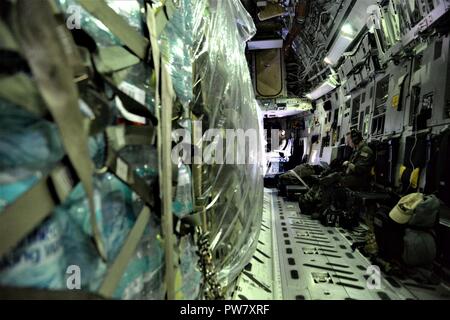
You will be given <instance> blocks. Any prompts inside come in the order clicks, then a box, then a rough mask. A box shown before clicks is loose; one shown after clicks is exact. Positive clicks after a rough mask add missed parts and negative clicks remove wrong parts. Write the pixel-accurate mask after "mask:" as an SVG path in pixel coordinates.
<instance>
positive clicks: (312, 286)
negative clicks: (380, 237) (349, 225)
mask: <svg viewBox="0 0 450 320" xmlns="http://www.w3.org/2000/svg"><path fill="white" fill-rule="evenodd" d="M299 212H300V210H299V208H298V204H297V203H295V202H287V201H285V200H284V199H283V198H282V197H279V196H278V195H277V191H276V190H272V189H265V196H264V212H263V219H262V225H261V232H260V236H259V240H258V247H257V250H256V252H255V254H254V256H253V259H252V261H251V262H250V263H249V264H248V265H247V267H246V268H245V270H244V271H243V273H242V274H241V276H240V277H239V279H238V281H237V286H236V290H235V292H234V294H233V299H237V300H247V299H249V300H270V299H275V300H279V299H288V300H294V299H297V300H311V299H313V300H317V299H320V300H325V299H326V300H352V299H355V300H409V299H450V295H449V291H448V288H446V287H445V286H443V285H439V286H435V285H423V284H420V283H418V282H416V281H414V280H412V279H397V278H394V277H391V276H385V275H383V274H382V275H381V286H378V288H373V287H372V288H371V289H369V288H370V286H368V285H367V283H368V282H369V281H368V280H370V277H369V275H368V272H367V270H368V267H369V266H370V265H371V263H370V262H369V260H368V259H367V258H366V257H364V256H363V255H362V254H361V253H360V252H359V251H358V250H356V251H353V250H352V249H351V244H352V243H353V242H354V241H358V240H362V236H363V233H364V231H365V227H364V226H360V227H358V228H356V229H355V230H354V231H352V232H348V231H346V230H344V229H341V228H334V227H325V226H323V225H321V224H320V222H319V221H315V220H312V219H311V218H310V217H309V216H307V215H302V214H300V213H299ZM372 283H373V282H372Z"/></svg>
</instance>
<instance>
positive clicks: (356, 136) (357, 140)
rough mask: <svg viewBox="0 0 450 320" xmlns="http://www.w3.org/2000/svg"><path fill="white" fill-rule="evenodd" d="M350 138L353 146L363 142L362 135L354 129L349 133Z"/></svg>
mask: <svg viewBox="0 0 450 320" xmlns="http://www.w3.org/2000/svg"><path fill="white" fill-rule="evenodd" d="M350 137H351V138H352V141H353V143H354V144H359V143H360V142H361V141H362V140H363V136H362V133H361V132H360V131H358V130H356V129H352V131H350Z"/></svg>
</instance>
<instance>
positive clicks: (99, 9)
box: [78, 0, 149, 60]
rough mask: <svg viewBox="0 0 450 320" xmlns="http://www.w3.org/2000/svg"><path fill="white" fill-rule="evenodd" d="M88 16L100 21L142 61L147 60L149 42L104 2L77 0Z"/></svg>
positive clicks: (101, 0)
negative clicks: (90, 15)
mask: <svg viewBox="0 0 450 320" xmlns="http://www.w3.org/2000/svg"><path fill="white" fill-rule="evenodd" d="M78 3H80V4H81V6H82V7H83V8H84V9H85V10H86V11H87V12H89V13H90V14H92V15H93V16H94V17H96V18H97V19H98V20H100V21H101V22H102V23H103V24H104V25H105V26H106V27H107V28H108V29H109V30H110V31H111V32H112V33H113V34H114V35H115V36H116V37H117V38H119V39H120V41H122V43H124V44H125V45H126V46H127V47H128V48H130V50H131V51H132V52H133V53H134V54H135V55H136V56H138V57H139V58H140V59H142V60H146V59H147V55H148V50H149V41H148V39H146V38H145V37H144V36H142V35H140V34H139V33H138V32H137V31H136V30H135V29H133V28H132V27H131V26H130V25H129V24H128V23H127V22H126V21H125V19H124V18H122V17H121V16H120V15H118V14H117V13H116V12H115V11H114V10H113V9H112V8H111V7H109V6H108V5H107V4H106V2H105V1H104V0H95V1H92V0H78Z"/></svg>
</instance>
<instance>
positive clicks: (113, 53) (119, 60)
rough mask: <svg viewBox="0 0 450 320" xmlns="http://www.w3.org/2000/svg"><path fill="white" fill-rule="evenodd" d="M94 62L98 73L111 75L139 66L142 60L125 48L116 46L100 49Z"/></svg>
mask: <svg viewBox="0 0 450 320" xmlns="http://www.w3.org/2000/svg"><path fill="white" fill-rule="evenodd" d="M94 62H95V66H96V67H97V71H98V72H100V73H102V74H109V73H113V72H116V71H120V70H123V69H126V68H129V67H131V66H133V65H135V64H138V63H139V62H140V60H139V59H138V58H137V57H136V56H135V55H133V54H131V53H129V52H128V51H127V50H126V49H125V48H123V47H119V46H115V47H106V48H99V49H98V52H97V53H96V54H95V55H94Z"/></svg>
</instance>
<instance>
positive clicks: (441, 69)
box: [420, 35, 450, 126]
mask: <svg viewBox="0 0 450 320" xmlns="http://www.w3.org/2000/svg"><path fill="white" fill-rule="evenodd" d="M449 42H450V37H449V36H448V35H447V36H446V37H442V38H438V39H435V41H434V42H433V43H431V44H430V45H429V46H428V48H427V50H426V51H425V53H424V63H425V64H426V69H425V70H426V71H425V75H424V78H423V79H425V81H424V83H423V88H424V90H423V91H422V92H421V100H420V101H421V103H422V105H423V104H427V103H431V104H432V108H433V111H432V117H431V119H430V121H428V125H431V126H435V125H440V124H444V123H445V124H447V123H450V54H449V45H450V43H449Z"/></svg>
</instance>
